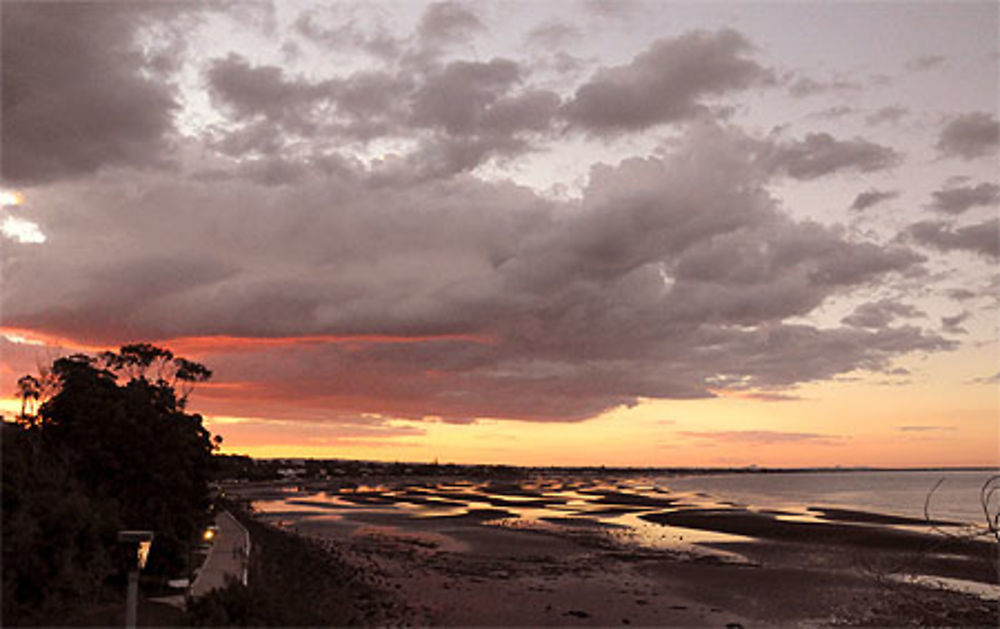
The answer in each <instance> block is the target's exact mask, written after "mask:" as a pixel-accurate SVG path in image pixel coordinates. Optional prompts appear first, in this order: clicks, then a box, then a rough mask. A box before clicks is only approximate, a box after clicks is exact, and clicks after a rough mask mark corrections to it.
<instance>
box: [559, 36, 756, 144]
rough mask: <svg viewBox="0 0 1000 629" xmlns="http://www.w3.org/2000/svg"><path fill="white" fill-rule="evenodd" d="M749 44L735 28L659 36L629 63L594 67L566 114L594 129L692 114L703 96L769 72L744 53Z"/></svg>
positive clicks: (745, 84) (617, 129)
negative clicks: (674, 36)
mask: <svg viewBox="0 0 1000 629" xmlns="http://www.w3.org/2000/svg"><path fill="white" fill-rule="evenodd" d="M751 49H752V47H751V45H750V43H749V42H748V41H747V40H746V38H745V37H744V36H743V35H741V34H740V33H738V32H736V31H733V30H722V31H717V32H705V31H695V32H691V33H688V34H686V35H682V36H680V37H677V38H674V39H661V40H659V41H657V42H655V43H653V44H652V45H651V46H650V47H649V48H648V49H647V50H646V51H644V52H642V53H640V54H639V55H637V56H636V57H635V58H634V59H633V60H632V62H631V63H629V64H628V65H623V66H617V67H613V68H605V69H602V70H600V71H599V72H597V73H596V74H595V75H594V76H593V77H592V78H591V79H590V81H588V82H587V83H584V84H583V85H581V86H580V87H579V88H578V89H577V91H576V94H575V95H574V97H573V98H572V100H570V101H569V102H568V103H567V104H566V112H565V113H566V116H567V118H568V119H569V121H570V122H571V123H572V124H574V125H576V126H577V127H580V128H582V129H585V130H587V131H589V132H592V133H597V134H609V133H617V132H621V131H635V130H639V129H644V128H647V127H650V126H653V125H656V124H660V123H665V122H672V121H676V120H683V119H686V118H690V117H692V116H694V115H695V114H697V113H698V112H699V111H702V110H703V109H704V105H703V103H702V100H703V99H704V98H706V97H709V96H717V95H721V94H724V93H726V92H731V91H737V90H741V89H745V88H747V87H749V86H751V85H753V84H755V83H759V82H761V81H763V80H765V79H766V78H767V77H768V76H769V73H768V71H767V70H765V69H764V68H763V67H762V66H761V65H759V64H758V63H757V62H756V61H753V60H752V59H750V58H748V57H747V56H746V54H747V53H749V52H750V51H751Z"/></svg>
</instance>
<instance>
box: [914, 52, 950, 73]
mask: <svg viewBox="0 0 1000 629" xmlns="http://www.w3.org/2000/svg"><path fill="white" fill-rule="evenodd" d="M946 60H947V57H945V56H943V55H922V56H920V57H914V58H913V59H910V60H909V61H907V62H906V69H907V70H914V71H917V72H922V71H925V70H931V69H933V68H936V67H938V66H940V65H941V64H943V63H944V62H945V61H946Z"/></svg>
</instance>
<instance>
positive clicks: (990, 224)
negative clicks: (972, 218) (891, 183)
mask: <svg viewBox="0 0 1000 629" xmlns="http://www.w3.org/2000/svg"><path fill="white" fill-rule="evenodd" d="M906 233H907V234H908V235H909V236H910V237H912V238H913V239H914V240H915V241H917V242H919V243H921V244H924V245H927V246H930V247H934V248H936V249H940V250H942V251H970V252H973V253H979V254H982V255H985V256H989V257H992V258H998V257H1000V220H998V219H995V218H994V219H989V220H986V221H983V222H982V223H974V224H972V225H966V226H964V227H954V226H952V225H951V224H949V223H945V222H942V221H921V222H919V223H914V224H913V225H911V226H910V227H909V229H908V230H907V232H906Z"/></svg>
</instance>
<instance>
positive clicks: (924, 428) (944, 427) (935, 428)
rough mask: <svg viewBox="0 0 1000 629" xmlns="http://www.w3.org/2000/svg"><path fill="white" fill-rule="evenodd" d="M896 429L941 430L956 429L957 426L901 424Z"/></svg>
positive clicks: (901, 430)
mask: <svg viewBox="0 0 1000 629" xmlns="http://www.w3.org/2000/svg"><path fill="white" fill-rule="evenodd" d="M896 430H898V431H900V432H940V431H948V430H955V427H954V426H928V425H919V426H899V427H897V428H896Z"/></svg>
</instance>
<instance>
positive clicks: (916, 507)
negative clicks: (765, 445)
mask: <svg viewBox="0 0 1000 629" xmlns="http://www.w3.org/2000/svg"><path fill="white" fill-rule="evenodd" d="M997 474H1000V470H997V471H989V470H985V471H903V472H899V471H891V472H890V471H838V472H787V473H773V474H772V473H728V474H712V475H692V476H679V477H664V478H660V479H658V481H657V484H658V485H661V486H662V487H664V488H667V489H671V490H674V491H681V492H701V493H705V494H708V495H710V496H711V497H713V498H715V499H717V500H725V501H731V502H736V503H740V504H746V505H749V506H753V507H767V508H779V509H780V508H802V507H811V506H817V507H840V508H847V509H857V510H861V511H873V512H877V513H886V514H894V515H903V516H910V517H916V518H923V517H924V507H925V504H926V505H927V511H928V513H929V515H930V517H931V518H932V519H936V520H950V521H956V522H962V523H968V524H980V525H982V524H984V523H985V521H986V520H985V516H984V514H983V507H982V503H981V489H982V487H983V485H984V483H986V482H987V481H988V480H989V479H990V478H991V477H993V476H995V475H997ZM996 484H998V485H1000V483H996ZM928 496H929V498H928ZM991 505H992V513H996V510H997V509H998V508H1000V507H998V505H1000V490H998V491H997V492H996V493H995V494H994V496H993V499H992V501H991Z"/></svg>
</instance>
